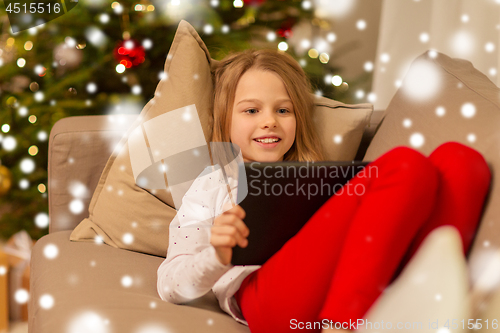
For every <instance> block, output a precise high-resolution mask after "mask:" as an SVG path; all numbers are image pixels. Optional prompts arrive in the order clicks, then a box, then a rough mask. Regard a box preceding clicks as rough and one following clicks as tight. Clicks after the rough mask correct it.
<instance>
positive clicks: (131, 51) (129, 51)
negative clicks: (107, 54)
mask: <svg viewBox="0 0 500 333" xmlns="http://www.w3.org/2000/svg"><path fill="white" fill-rule="evenodd" d="M113 55H114V56H115V59H116V61H118V63H120V64H122V65H124V66H125V67H126V68H131V67H135V66H138V65H140V64H142V63H143V62H144V60H145V59H146V58H145V55H146V53H145V52H144V47H143V46H142V45H141V44H139V42H137V41H135V40H133V39H128V40H124V41H121V42H118V44H117V46H116V47H115V49H114V51H113Z"/></svg>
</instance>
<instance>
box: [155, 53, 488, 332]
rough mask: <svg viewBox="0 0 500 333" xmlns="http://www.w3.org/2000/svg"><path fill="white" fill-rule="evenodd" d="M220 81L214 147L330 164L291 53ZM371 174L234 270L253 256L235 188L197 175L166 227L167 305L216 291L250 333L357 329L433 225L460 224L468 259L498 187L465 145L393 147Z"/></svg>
mask: <svg viewBox="0 0 500 333" xmlns="http://www.w3.org/2000/svg"><path fill="white" fill-rule="evenodd" d="M214 78H215V96H214V101H213V103H214V104H213V112H214V114H213V125H212V126H213V133H212V139H211V141H213V142H232V143H233V144H235V145H237V146H238V147H239V148H240V149H241V153H242V156H243V159H244V161H245V162H252V161H258V162H276V161H321V160H323V159H324V157H323V156H324V155H323V151H322V148H321V143H320V141H319V140H318V138H317V135H316V133H315V131H314V126H313V122H312V116H313V112H314V97H313V95H312V94H311V85H310V82H309V80H308V78H307V76H306V74H305V72H304V71H303V70H302V68H301V67H300V65H299V64H298V63H297V62H296V61H295V60H294V59H293V58H292V57H291V56H289V55H288V54H286V53H283V52H280V51H274V50H246V51H244V52H241V53H235V54H231V55H229V56H227V57H226V58H225V59H223V60H222V61H221V62H220V63H219V66H218V68H217V69H216V71H215V73H214ZM370 165H371V166H372V167H377V169H378V170H379V172H378V177H371V175H370V176H368V177H359V176H356V177H354V178H352V179H351V180H350V181H349V182H348V183H347V184H346V185H344V186H357V185H358V186H359V185H362V186H364V188H365V189H366V191H364V193H363V194H362V195H349V194H348V193H352V191H351V192H349V191H343V192H342V194H340V195H334V196H332V197H331V198H330V199H328V200H327V202H325V204H324V205H323V206H321V207H320V209H319V210H318V211H317V212H316V213H315V214H314V215H313V216H312V217H311V218H310V219H309V220H308V221H307V223H306V224H305V225H304V227H302V229H301V230H300V231H299V232H298V233H297V234H296V235H295V236H294V237H292V238H291V239H290V240H289V241H288V242H287V243H286V244H285V245H284V246H283V247H282V248H281V249H280V250H279V251H278V252H276V253H275V254H274V255H273V256H272V257H271V258H270V259H269V260H268V261H266V262H265V263H264V264H263V265H262V266H233V265H231V264H230V262H231V256H232V249H233V247H235V246H236V245H238V246H240V247H246V246H247V245H248V240H247V237H248V235H249V233H250V232H251V230H249V229H248V228H247V226H246V225H245V223H244V218H245V211H244V210H243V209H242V208H241V207H240V206H239V205H235V206H233V207H231V205H230V203H231V200H230V194H231V195H233V196H234V195H235V193H236V192H235V191H236V189H237V180H235V179H232V178H229V179H228V181H229V189H230V191H228V190H227V187H226V185H225V183H224V182H223V181H222V176H221V172H220V170H214V169H212V172H211V173H208V174H200V176H199V177H198V178H197V179H196V180H195V181H194V182H193V185H192V186H191V188H190V189H189V190H188V192H187V193H186V196H185V197H184V199H183V204H182V206H181V207H180V209H179V211H178V213H177V215H176V218H175V219H174V220H173V221H172V223H171V225H170V236H169V237H170V239H169V246H168V251H167V257H166V259H165V260H164V261H163V263H162V264H161V265H160V267H159V268H158V285H157V287H158V293H159V295H160V297H161V298H162V299H163V300H166V301H169V302H172V303H176V304H182V303H185V302H188V301H190V300H193V299H195V298H198V297H201V296H203V295H204V294H206V293H207V292H209V291H210V290H213V292H214V294H215V295H216V297H217V299H218V300H219V305H220V306H221V308H222V309H223V310H224V311H225V312H227V313H228V314H230V315H231V316H232V317H233V318H234V319H235V320H237V321H238V322H240V323H242V324H245V325H248V326H249V328H250V330H251V332H254V333H255V332H257V333H258V332H274V333H276V332H289V331H295V330H296V329H298V328H299V327H301V326H300V325H301V324H302V327H306V328H307V327H310V328H311V329H306V330H307V331H310V332H319V331H320V330H323V331H326V330H330V329H332V328H333V327H342V329H345V330H353V329H356V327H355V326H353V325H350V324H349V323H355V322H356V321H357V319H361V318H363V316H364V315H365V313H366V312H367V311H368V309H369V308H370V306H371V305H372V304H373V303H374V302H375V300H376V299H377V298H378V297H379V295H380V294H381V292H382V291H383V290H384V288H385V287H386V286H388V285H389V284H390V283H391V282H392V281H393V280H394V279H395V278H396V277H397V276H398V274H399V272H400V271H401V270H402V268H403V267H404V266H405V265H406V263H407V262H408V261H409V260H410V259H411V257H412V256H413V254H414V253H415V252H416V250H417V248H418V246H419V245H420V243H421V242H422V241H423V239H424V238H425V236H426V235H427V234H428V233H429V232H430V231H432V230H433V229H434V228H436V227H438V226H441V225H452V226H455V227H456V228H457V230H458V231H459V232H460V235H461V237H462V241H463V245H464V248H463V250H464V254H466V253H467V252H468V249H469V247H470V245H471V242H472V240H473V237H474V234H475V231H476V227H477V224H478V222H479V219H480V216H481V211H482V206H483V203H484V199H485V196H486V194H487V191H488V188H489V183H490V178H491V175H490V171H489V168H488V165H487V164H486V162H485V160H484V158H483V157H482V155H481V154H480V153H478V152H477V151H475V150H473V149H472V148H469V147H467V146H465V145H462V144H460V143H457V142H447V143H444V144H442V145H441V146H439V147H437V148H436V149H435V150H434V151H433V152H432V153H431V154H430V155H429V157H426V156H424V155H422V154H421V153H420V152H418V151H416V150H414V149H411V148H407V147H403V146H400V147H396V148H394V149H392V150H390V151H388V152H386V153H385V154H384V155H382V156H380V157H379V158H377V159H376V160H375V161H373V162H371V163H370ZM283 200H284V202H283V204H284V205H286V198H283ZM207 211H208V212H211V213H212V214H208V213H207ZM214 216H215V218H214ZM267 222H268V223H273V221H267ZM276 232H279V230H276ZM306 323H309V326H307V324H306ZM335 324H339V325H335Z"/></svg>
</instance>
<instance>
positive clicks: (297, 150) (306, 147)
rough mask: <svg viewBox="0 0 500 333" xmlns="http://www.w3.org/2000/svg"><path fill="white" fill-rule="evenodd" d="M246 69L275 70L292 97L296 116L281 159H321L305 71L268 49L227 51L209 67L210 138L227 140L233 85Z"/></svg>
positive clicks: (277, 52) (288, 58)
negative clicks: (211, 90)
mask: <svg viewBox="0 0 500 333" xmlns="http://www.w3.org/2000/svg"><path fill="white" fill-rule="evenodd" d="M249 69H257V70H263V71H270V72H274V73H276V74H278V75H279V76H280V77H281V80H282V81H283V83H284V85H285V88H286V91H287V92H288V95H289V96H290V99H291V100H292V104H293V109H294V113H295V119H296V124H297V125H296V130H295V140H294V142H293V145H292V147H291V148H290V149H289V150H288V151H287V152H286V153H285V155H284V156H283V161H301V162H305V161H309V162H313V161H321V160H324V153H323V148H322V145H321V142H320V141H319V138H318V135H317V133H316V130H315V126H314V124H313V112H314V110H315V106H314V97H313V95H312V94H311V92H312V86H311V82H310V81H309V78H308V77H307V75H306V73H305V72H304V70H303V69H302V67H300V65H299V64H298V63H297V61H296V60H295V59H294V58H293V57H292V56H290V55H288V54H286V53H284V52H281V51H276V50H271V49H261V50H255V49H247V50H245V51H242V52H236V53H231V54H229V55H227V56H226V57H225V58H224V59H222V60H221V61H220V62H219V63H218V65H217V66H216V68H215V70H213V81H214V82H213V83H214V87H215V89H214V90H215V93H214V96H213V100H212V107H211V110H212V112H213V114H212V117H210V121H211V124H210V126H209V127H210V129H212V132H211V133H210V141H211V142H230V125H231V119H232V110H233V105H234V97H235V94H236V86H237V84H238V82H239V80H240V78H241V77H242V76H243V74H244V73H245V72H246V71H248V70H249Z"/></svg>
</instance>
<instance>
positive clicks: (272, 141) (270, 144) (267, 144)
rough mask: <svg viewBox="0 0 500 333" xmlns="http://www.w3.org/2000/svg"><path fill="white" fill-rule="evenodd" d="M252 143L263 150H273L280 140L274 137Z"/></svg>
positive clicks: (255, 140)
mask: <svg viewBox="0 0 500 333" xmlns="http://www.w3.org/2000/svg"><path fill="white" fill-rule="evenodd" d="M253 141H254V142H255V143H256V144H257V145H259V146H260V147H263V148H274V147H276V146H277V145H278V144H279V143H280V141H281V139H280V138H277V137H274V138H264V139H260V138H259V139H253Z"/></svg>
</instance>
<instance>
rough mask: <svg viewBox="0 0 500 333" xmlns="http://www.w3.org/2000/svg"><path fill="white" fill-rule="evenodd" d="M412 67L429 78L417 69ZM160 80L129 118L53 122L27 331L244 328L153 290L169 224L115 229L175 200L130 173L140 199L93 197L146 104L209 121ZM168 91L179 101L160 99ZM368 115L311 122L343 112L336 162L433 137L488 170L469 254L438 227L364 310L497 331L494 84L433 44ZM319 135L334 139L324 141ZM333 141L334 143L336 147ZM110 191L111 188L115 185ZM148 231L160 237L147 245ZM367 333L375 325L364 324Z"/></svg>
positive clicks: (499, 140) (324, 104)
mask: <svg viewBox="0 0 500 333" xmlns="http://www.w3.org/2000/svg"><path fill="white" fill-rule="evenodd" d="M183 24H184V25H183ZM179 29H180V30H178V32H183V33H184V35H183V37H179V38H178V39H177V41H176V39H174V42H173V46H172V48H173V49H177V50H180V49H182V48H183V47H186V48H187V47H188V46H189V45H192V46H193V47H194V48H196V49H197V48H200V49H199V50H197V51H196V52H198V51H199V52H198V53H197V55H199V59H198V60H196V62H195V64H197V65H199V64H200V62H206V61H208V64H207V63H204V64H203V66H204V67H203V68H202V67H200V66H201V65H199V67H196V66H194V70H196V71H197V72H196V73H197V75H196V80H197V81H199V80H203V77H204V74H207V75H206V81H205V83H204V84H205V86H207V85H209V84H210V82H211V79H210V70H211V68H212V69H213V68H215V67H216V66H217V62H216V61H213V59H210V57H209V54H208V51H207V50H206V48H204V45H203V42H202V41H201V39H199V36H198V35H197V34H196V33H195V32H194V31H193V30H192V29H191V27H190V26H188V25H187V24H185V23H183V22H181V24H180V27H179ZM182 29H184V30H182ZM179 36H181V35H180V34H179ZM176 38H177V35H176ZM181 41H182V42H181ZM190 41H192V44H189V43H190ZM174 46H175V48H174ZM185 52H188V51H186V50H185ZM188 53H189V52H188ZM189 57H190V58H189ZM189 57H188V59H187V60H186V58H184V59H183V61H184V62H187V67H186V68H185V69H184V70H185V71H190V70H192V69H193V65H192V63H190V61H192V60H193V59H194V57H195V55H193V53H189ZM175 58H176V55H175V53H172V54H171V53H170V52H169V56H168V57H167V63H166V66H165V71H168V72H169V73H170V74H169V75H170V77H171V78H176V79H178V78H179V77H184V74H182V73H181V74H179V73H178V72H175V71H176V70H178V68H179V67H182V63H181V62H179V63H177V65H176V66H174V65H175V64H176V63H175V61H174V59H175ZM169 61H170V63H169ZM171 66H172V67H171ZM422 68H425V70H424V71H423V70H422ZM203 71H204V72H203ZM174 72H175V75H174ZM198 73H201V74H200V76H198ZM421 73H426V75H425V76H424V77H422V75H420V74H421ZM428 73H431V74H430V75H431V79H432V80H436V82H437V83H438V84H437V85H436V84H433V85H430V86H431V87H432V89H429V85H428V84H427V83H428V81H427V80H428V79H429V74H428ZM191 74H192V73H190V74H189V76H190V77H191V76H192V75H191ZM176 83H177V81H176ZM188 83H189V82H188ZM168 84H169V83H162V82H160V84H159V86H158V88H157V91H156V93H155V98H154V99H153V100H152V101H150V102H149V103H148V104H147V105H146V107H145V108H144V109H143V111H142V112H141V114H140V115H139V116H138V115H102V116H79V117H68V118H65V119H61V120H60V121H58V122H57V123H56V124H55V125H54V127H53V128H52V131H51V133H50V139H49V165H48V171H49V180H48V193H49V216H50V226H49V234H48V235H46V236H44V237H42V238H40V239H39V240H38V241H37V242H36V244H35V245H34V247H33V250H32V255H31V263H30V270H31V276H30V299H29V303H28V313H29V322H28V329H29V332H30V333H32V332H36V333H44V332H51V333H52V332H54V333H56V332H82V331H84V332H249V329H248V327H246V326H244V325H241V324H239V323H237V322H236V321H235V320H234V319H232V318H231V317H230V316H229V315H228V314H226V313H224V312H222V310H221V309H220V307H219V305H218V302H217V299H216V298H215V296H214V294H213V293H212V292H209V293H207V294H206V295H204V296H203V297H201V298H198V299H196V300H193V301H192V302H189V303H187V304H182V305H176V304H171V303H168V302H165V301H163V300H162V299H161V298H160V297H159V295H158V291H157V268H158V267H159V265H160V264H161V262H162V261H163V260H164V258H165V255H166V252H165V249H166V245H168V240H167V239H168V238H166V236H165V235H168V234H161V233H162V232H167V231H168V223H167V226H166V227H165V226H163V227H162V228H163V229H162V228H158V229H157V230H158V232H157V233H154V234H153V233H151V232H150V231H148V232H143V233H142V234H141V232H138V233H137V234H136V235H138V237H137V238H139V237H140V238H141V239H140V240H139V241H138V243H137V247H135V248H134V247H133V246H132V245H130V243H128V242H125V241H122V239H121V238H120V237H119V235H118V234H117V233H116V230H117V229H116V228H117V226H116V223H118V227H122V226H120V223H121V221H122V220H124V219H126V218H127V216H128V215H133V216H134V219H135V218H141V216H143V215H147V214H150V213H151V212H150V211H144V209H145V207H146V208H147V209H148V210H150V209H149V208H148V207H160V208H158V209H161V210H162V214H163V213H164V211H163V210H165V209H167V210H170V211H169V213H168V214H170V217H171V216H172V214H175V209H174V208H172V207H173V206H172V205H170V206H169V205H168V203H169V202H170V203H171V202H172V201H171V198H168V197H167V196H162V193H161V191H158V192H156V191H155V190H146V189H143V188H139V187H137V186H136V185H135V184H134V182H133V178H131V179H132V182H131V184H130V186H129V188H128V190H130V191H133V192H131V195H140V196H141V197H140V198H144V201H142V200H140V199H139V200H136V201H134V202H132V203H131V202H130V201H127V204H126V205H124V204H123V203H122V205H121V206H117V205H114V204H112V201H111V199H106V200H107V201H104V202H103V200H104V199H103V198H106V193H108V192H110V193H111V192H113V193H114V191H116V190H117V189H116V188H115V187H116V184H117V183H116V179H117V178H113V177H114V176H112V173H113V172H118V171H120V170H125V167H124V166H123V165H120V164H119V163H118V162H120V163H125V162H126V161H127V158H128V155H126V156H125V157H123V156H124V155H123V154H125V153H126V152H127V151H131V150H128V149H132V148H128V149H125V148H127V137H128V136H130V135H131V134H132V133H134V132H133V131H134V130H135V129H137V128H138V126H139V125H141V124H144V123H143V121H145V119H149V120H154V119H155V117H158V115H163V113H159V114H158V115H155V117H152V116H151V112H153V111H151V110H155V109H154V108H155V107H158V109H157V110H162V111H161V112H165V110H167V111H168V110H178V108H180V107H182V105H196V110H197V112H198V113H199V115H201V116H200V119H201V124H202V126H204V125H205V124H209V119H204V117H205V116H206V114H204V113H203V111H202V110H201V109H202V108H201V107H200V105H203V103H201V102H200V101H199V100H198V99H199V98H200V93H199V92H198V91H196V90H194V92H193V93H192V96H190V95H189V93H187V92H186V93H185V94H182V96H181V97H179V96H180V95H179V94H165V93H164V90H167V88H168V87H169V86H168ZM173 87H174V85H172V89H174V88H173ZM175 87H178V85H177V84H176V85H175ZM165 96H167V97H168V98H167V97H165ZM157 97H161V98H165V99H163V100H162V99H161V98H160V99H159V98H157ZM188 98H193V99H197V100H196V103H193V104H191V103H190V100H186V99H188ZM176 99H179V100H176ZM172 100H174V101H175V103H173V104H168V103H171V101H172ZM162 103H163V104H162ZM316 107H317V112H319V111H318V110H320V108H326V109H324V110H323V111H322V112H324V113H323V114H322V115H323V116H325V117H330V116H332V115H335V114H336V113H335V112H336V111H339V112H338V115H341V114H342V113H341V111H342V110H343V111H344V112H345V114H342V117H344V115H353V114H356V113H357V112H358V111H359V110H360V109H364V110H365V111H366V105H360V106H359V107H356V106H349V105H343V104H342V103H340V102H336V101H333V100H328V99H325V98H319V99H317V100H316ZM365 111H363V112H364V113H362V114H361V116H359V117H358V118H357V120H356V121H352V119H351V120H349V119H350V118H348V117H346V118H342V119H340V118H339V119H337V120H336V121H331V120H330V121H329V122H328V121H323V120H321V121H317V122H316V125H317V126H318V127H317V128H318V132H321V133H322V136H323V134H324V136H325V137H327V138H331V133H329V132H327V131H328V130H329V129H330V128H333V127H334V126H338V125H339V124H338V123H342V122H343V125H344V127H346V128H349V130H348V131H346V132H345V133H344V134H345V136H344V138H351V139H350V140H348V141H349V142H350V144H351V147H350V149H351V152H350V153H349V154H347V155H338V156H341V157H338V158H336V157H335V156H334V155H330V156H334V157H333V158H332V160H363V161H372V160H374V159H376V158H377V157H378V156H380V155H382V154H383V153H385V152H387V151H388V150H390V149H392V148H394V147H397V146H402V145H403V146H408V147H412V148H414V149H416V150H418V151H420V152H421V153H423V154H425V155H428V154H429V153H430V152H432V150H433V149H435V148H436V147H437V146H439V145H440V144H442V143H444V142H447V141H456V142H461V143H463V144H466V145H469V146H471V147H473V148H475V149H477V150H478V151H479V152H481V153H482V154H483V156H484V157H485V159H486V161H487V162H488V165H489V166H490V169H491V171H492V174H493V180H492V184H491V188H490V193H489V195H488V197H487V199H486V202H485V207H484V212H483V215H482V218H481V223H480V226H479V229H478V232H477V234H476V236H475V240H474V243H473V246H472V249H471V251H470V252H469V253H468V254H467V256H464V255H463V254H462V253H461V248H460V246H461V245H460V242H459V241H458V239H459V238H458V236H457V233H456V231H454V228H451V227H441V228H438V229H436V231H434V232H433V233H431V234H430V235H429V236H428V237H427V238H426V240H425V241H424V243H423V244H422V246H421V248H420V249H419V251H418V252H417V253H416V255H415V257H414V258H412V260H411V261H410V262H409V264H408V265H407V267H406V268H405V269H404V270H403V272H402V273H401V275H400V276H399V277H398V279H396V280H395V281H394V282H393V283H392V284H391V285H390V286H388V287H387V288H386V290H384V292H383V293H382V295H381V297H379V299H378V300H377V302H376V303H375V304H374V305H373V306H372V308H371V309H370V311H369V313H368V314H367V318H372V319H373V320H375V319H377V320H379V321H381V320H384V319H385V320H386V321H387V318H391V319H393V320H398V319H400V320H402V319H403V318H405V319H407V320H408V321H410V320H415V319H416V318H419V319H420V320H422V321H424V323H425V324H426V325H425V327H424V328H423V331H428V332H431V331H433V332H435V331H436V329H437V328H442V327H446V326H443V325H446V318H448V319H449V320H450V321H453V320H458V321H460V320H462V319H463V320H464V327H463V329H467V327H468V328H471V327H470V326H468V325H469V324H470V323H469V321H468V320H469V319H473V320H474V322H473V325H475V326H474V328H475V329H477V330H482V331H487V330H491V331H493V330H494V329H495V327H491V324H492V322H493V320H495V319H497V320H498V317H500V290H499V289H498V283H499V281H500V275H499V274H498V271H499V270H498V267H500V259H499V258H500V255H499V252H498V247H499V246H500V224H499V223H500V222H499V219H500V198H499V197H498V196H499V195H500V190H498V186H496V182H498V180H497V179H495V174H496V172H495V171H496V170H497V168H500V154H499V153H498V152H499V151H500V131H499V130H498V129H499V128H500V126H498V125H500V89H498V87H496V86H495V85H494V84H493V83H492V82H491V81H490V80H489V79H488V78H487V77H486V76H484V75H483V74H482V73H481V72H479V71H478V70H476V69H475V68H474V66H473V65H472V64H471V63H470V62H468V61H466V60H462V59H452V58H450V57H448V56H447V55H445V54H442V53H438V52H435V51H430V52H426V53H424V54H422V55H420V56H419V57H418V58H416V59H415V61H414V62H413V64H412V66H411V68H410V71H409V73H408V74H407V76H406V77H405V80H403V84H402V86H401V87H400V88H399V89H398V91H397V93H396V95H395V96H394V98H393V100H392V101H391V103H390V105H389V106H388V108H387V109H386V110H377V111H373V112H372V110H368V111H366V112H365ZM148 112H149V118H148ZM158 112H160V111H158ZM169 112H171V111H169ZM367 115H368V116H367ZM325 124H326V125H325ZM360 124H361V125H360ZM360 126H361V132H359V128H360ZM146 127H147V126H146ZM146 127H145V128H146ZM203 132H204V133H205V134H206V131H203ZM325 133H326V134H325ZM348 133H350V134H348ZM353 133H354V134H355V133H357V134H356V135H354V134H353ZM351 134H352V136H349V135H351ZM346 141H347V140H346ZM163 142H165V140H164V141H163ZM166 142H168V144H169V145H173V144H174V143H173V142H171V141H168V140H167V141H166ZM150 144H153V143H151V142H150ZM327 144H331V142H328V143H324V146H325V147H326V145H327ZM352 145H354V147H355V150H354V151H352ZM124 147H125V148H124ZM338 147H340V146H338ZM344 148H345V147H344ZM332 149H333V148H332ZM341 150H342V149H341V148H338V149H336V151H335V153H339V151H341ZM330 152H331V151H330ZM343 156H347V157H345V159H344V158H343ZM129 160H130V158H128V161H129ZM129 163H130V162H129ZM131 175H132V173H131V172H130V173H129V176H131ZM113 181H115V183H112V182H113ZM135 192H137V193H135ZM118 195H121V194H120V193H119V192H118ZM146 200H150V202H146ZM137 212H141V214H137ZM99 214H100V215H99ZM111 221H112V222H111ZM108 223H110V224H108ZM111 223H115V225H114V226H113V225H111ZM144 223H145V224H141V223H140V222H139V223H135V224H134V223H133V228H137V229H138V230H139V231H140V229H141V228H143V231H144V230H146V229H147V228H148V225H147V224H146V222H144ZM155 226H156V227H157V225H155ZM123 228H125V227H123ZM117 235H118V236H117ZM148 240H151V242H148ZM158 241H162V242H163V243H161V244H160V246H156V247H151V244H154V243H155V242H158ZM424 273H425V274H424ZM415 291H418V292H415ZM436 295H439V299H436ZM442 295H444V296H442ZM448 296H449V297H448ZM478 319H479V324H481V323H485V322H484V321H485V320H489V321H488V324H489V327H487V325H482V324H481V325H478V321H477V320H478ZM431 320H432V322H433V323H434V321H435V320H436V321H439V323H436V325H439V326H436V327H434V326H432V325H431ZM428 321H429V325H428V326H427V322H428ZM450 324H451V322H450ZM497 328H498V326H497ZM364 331H367V332H375V331H379V330H378V329H377V328H365V329H364ZM419 331H421V330H419Z"/></svg>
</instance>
